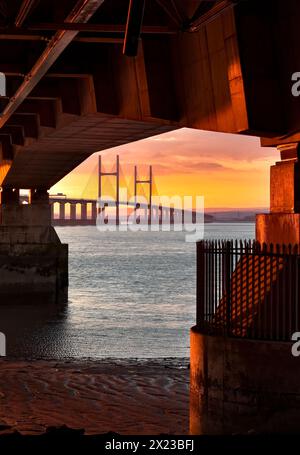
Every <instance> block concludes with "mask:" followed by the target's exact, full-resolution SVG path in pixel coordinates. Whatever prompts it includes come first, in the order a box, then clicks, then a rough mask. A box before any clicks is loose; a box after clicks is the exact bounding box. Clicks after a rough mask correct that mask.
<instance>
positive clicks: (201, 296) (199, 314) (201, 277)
mask: <svg viewBox="0 0 300 455" xmlns="http://www.w3.org/2000/svg"><path fill="white" fill-rule="evenodd" d="M204 250H205V247H204V242H203V241H200V242H198V243H197V308H196V321H197V326H198V327H199V328H203V327H204V313H205V311H204V306H205V285H204V283H205V251H204Z"/></svg>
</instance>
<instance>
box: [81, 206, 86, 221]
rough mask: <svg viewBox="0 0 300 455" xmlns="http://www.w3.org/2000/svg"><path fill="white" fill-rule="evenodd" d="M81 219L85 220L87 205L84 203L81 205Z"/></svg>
mask: <svg viewBox="0 0 300 455" xmlns="http://www.w3.org/2000/svg"><path fill="white" fill-rule="evenodd" d="M81 219H82V220H86V219H87V204H86V203H84V202H82V203H81Z"/></svg>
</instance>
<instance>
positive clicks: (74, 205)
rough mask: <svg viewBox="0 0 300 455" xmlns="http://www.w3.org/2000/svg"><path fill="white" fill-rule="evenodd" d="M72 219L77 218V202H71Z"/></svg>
mask: <svg viewBox="0 0 300 455" xmlns="http://www.w3.org/2000/svg"><path fill="white" fill-rule="evenodd" d="M70 220H72V221H74V220H76V204H70Z"/></svg>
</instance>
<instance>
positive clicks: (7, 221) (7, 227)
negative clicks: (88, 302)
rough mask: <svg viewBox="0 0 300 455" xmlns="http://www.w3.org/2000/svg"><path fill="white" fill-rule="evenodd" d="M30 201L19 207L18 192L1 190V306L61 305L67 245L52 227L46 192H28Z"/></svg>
mask: <svg viewBox="0 0 300 455" xmlns="http://www.w3.org/2000/svg"><path fill="white" fill-rule="evenodd" d="M30 202H31V203H30V204H20V203H19V197H18V190H14V191H13V190H12V189H9V188H4V189H3V190H2V193H1V224H0V304H14V303H21V304H24V303H26V304H27V303H30V304H32V303H34V304H41V305H42V304H44V303H56V304H57V303H64V302H66V301H67V299H68V246H67V245H62V244H61V242H60V240H59V238H58V236H57V234H56V232H55V230H54V228H53V227H52V226H51V206H50V204H49V195H48V192H47V190H46V189H37V190H31V191H30Z"/></svg>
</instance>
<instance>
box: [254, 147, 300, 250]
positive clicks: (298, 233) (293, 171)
mask: <svg viewBox="0 0 300 455" xmlns="http://www.w3.org/2000/svg"><path fill="white" fill-rule="evenodd" d="M278 149H279V151H280V155H281V161H279V162H277V163H276V164H275V165H274V166H272V167H271V179H270V190H271V192H270V196H271V198H270V213H269V214H260V215H257V217H256V239H257V240H258V241H259V242H261V243H263V242H265V243H267V244H269V243H274V244H276V243H278V244H280V243H285V244H289V243H291V244H298V243H300V161H299V158H300V147H299V144H298V143H293V144H286V145H281V146H278Z"/></svg>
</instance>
